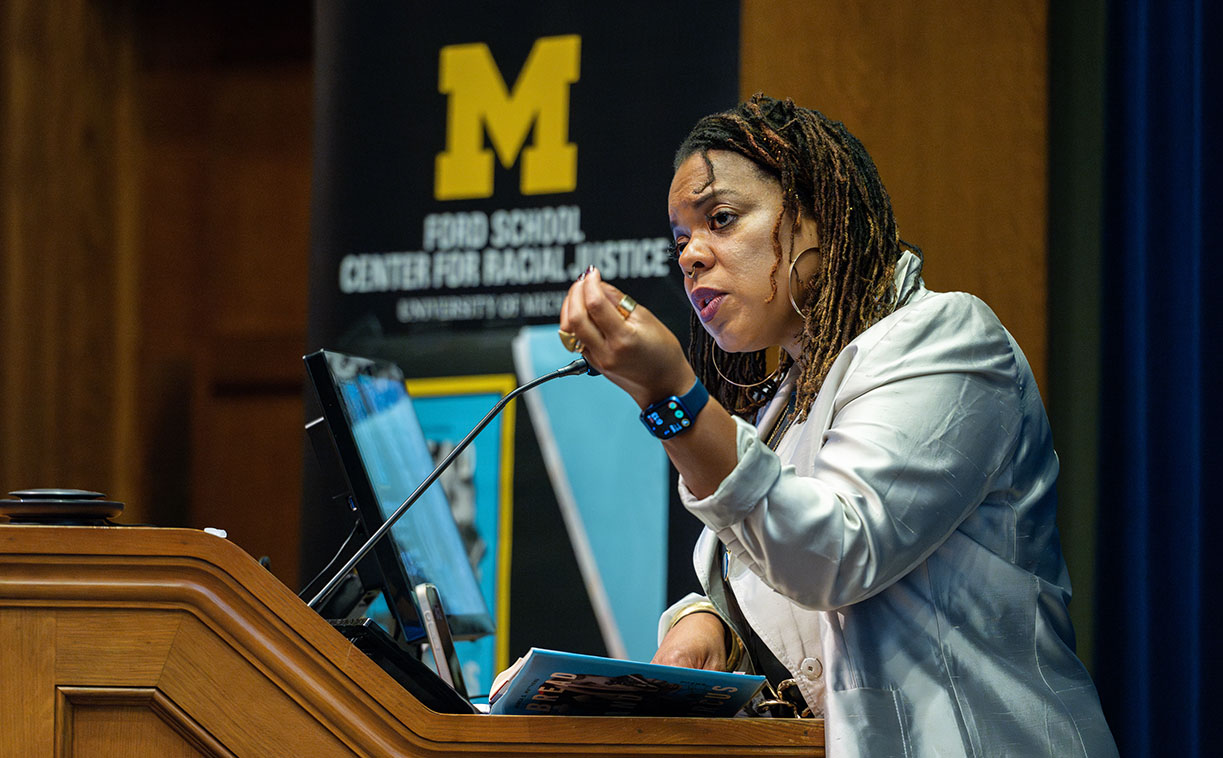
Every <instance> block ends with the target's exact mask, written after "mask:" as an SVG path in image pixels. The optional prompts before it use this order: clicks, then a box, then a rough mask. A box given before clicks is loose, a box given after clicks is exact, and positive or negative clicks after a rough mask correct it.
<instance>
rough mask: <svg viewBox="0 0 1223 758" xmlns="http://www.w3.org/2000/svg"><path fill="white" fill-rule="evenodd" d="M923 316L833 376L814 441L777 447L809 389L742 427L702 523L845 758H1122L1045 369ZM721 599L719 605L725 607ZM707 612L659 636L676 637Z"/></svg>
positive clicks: (746, 609) (985, 331)
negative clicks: (1107, 706) (790, 406)
mask: <svg viewBox="0 0 1223 758" xmlns="http://www.w3.org/2000/svg"><path fill="white" fill-rule="evenodd" d="M920 269H921V261H920V260H919V259H918V258H917V257H916V256H914V255H912V254H911V253H906V254H905V255H904V256H903V257H902V259H901V261H900V263H899V264H898V266H897V283H898V285H899V290H900V291H902V292H904V291H906V290H907V289H913V290H914V295H913V296H912V297H911V299H910V301H909V303H908V304H907V305H905V306H904V307H903V308H900V309H898V310H897V311H896V312H894V313H893V314H891V315H890V316H888V317H887V318H885V319H883V320H881V321H880V322H878V323H877V324H875V325H874V326H872V327H871V328H869V329H867V330H866V331H864V332H863V333H862V334H861V335H859V336H858V338H857V339H855V340H854V341H853V342H851V343H850V344H849V346H847V347H846V348H845V350H844V351H842V353H841V354H840V355H839V356H838V357H837V359H836V362H835V363H834V364H833V366H832V368H831V370H830V371H829V373H828V377H827V379H826V380H825V381H824V385H823V387H822V388H821V390H820V393H819V395H818V397H817V398H816V400H815V403H814V405H813V407H812V409H811V412H810V414H809V416H808V418H807V420H806V421H805V422H804V423H802V424H796V425H794V426H792V427H791V428H790V429H789V431H787V432H786V434H785V436H784V437H783V438H782V440H781V442H780V444H779V445H778V447H777V451H776V453H774V452H773V451H772V450H770V449H769V448H768V447H767V446H766V445H765V444H764V442H762V441H761V439H760V437H761V435H760V432H759V430H768V429H770V428H771V427H772V425H773V423H774V422H775V421H776V419H777V417H778V416H779V415H780V413H781V411H782V409H783V408H784V406H785V402H786V399H787V397H788V395H789V390H790V386H792V383H793V376H791V377H790V378H789V379H787V382H786V383H785V384H783V386H782V388H781V390H780V391H779V392H778V393H777V396H776V397H775V398H774V400H773V401H772V403H771V404H770V405H769V406H767V407H766V408H765V409H763V411H762V412H761V414H760V416H759V418H758V422H759V423H758V427H757V426H753V425H751V424H749V423H747V422H744V421H742V420H739V419H737V420H736V421H737V424H738V440H737V441H738V451H739V463H738V465H737V466H736V468H735V469H734V471H733V472H732V473H731V474H730V475H729V476H728V477H727V478H726V479H725V480H724V481H723V482H722V484H721V485H720V486H719V487H718V489H717V491H716V492H714V494H713V495H711V496H709V497H707V498H704V499H699V500H698V499H696V498H695V497H693V496H692V494H691V493H690V492H689V491H688V488H687V487H686V486H685V485H684V483H683V481H682V480H681V482H680V494H681V497H682V499H683V502H684V504H685V506H686V507H687V508H688V510H689V511H691V512H692V513H693V514H694V515H696V516H697V518H699V519H700V520H701V521H703V522H704V524H705V530H704V532H703V533H702V535H701V537H700V539H699V540H698V542H697V545H696V550H695V553H694V565H695V566H696V569H697V573H698V575H699V577H700V580H701V583H702V586H704V587H705V589H706V591H707V592H708V591H709V588H710V583H711V582H716V581H718V579H717V575H716V573H714V571H715V569H714V561H715V552H716V548H717V543H718V541H721V542H722V543H723V544H725V545H726V548H727V551H728V553H729V555H730V561H729V581H730V585H731V587H732V588H733V590H734V593H735V596H736V598H737V599H738V601H739V604H740V606H741V609H742V612H743V615H744V617H745V618H746V620H747V622H748V623H749V624H751V626H752V628H753V629H754V630H755V631H756V632H757V634H759V636H760V638H761V639H762V641H763V642H764V643H765V644H766V645H768V647H769V649H770V650H772V652H773V653H774V654H775V655H776V656H777V658H778V659H779V660H780V661H781V663H782V664H784V665H785V666H786V668H787V669H789V671H790V672H791V674H793V675H794V677H795V679H796V681H797V683H798V686H799V688H800V690H801V691H802V693H803V695H804V697H805V698H806V699H807V701H808V703H809V704H811V705H812V706H813V707H814V709H815V710H816V711H817V712H820V711H822V712H823V713H824V715H825V738H826V740H827V751H828V755H829V756H834V758H845V757H847V756H859V755H862V756H866V755H869V756H871V758H880V757H881V756H907V757H910V758H911V757H913V756H931V757H934V756H938V757H939V758H949V757H951V756H1023V758H1031V757H1032V756H1057V757H1058V758H1065V757H1066V756H1093V757H1095V756H1114V755H1116V754H1117V749H1116V746H1115V744H1114V742H1113V738H1112V735H1111V734H1110V732H1109V729H1108V725H1107V723H1106V722H1105V720H1104V717H1103V714H1102V712H1101V710H1100V704H1099V699H1098V697H1097V695H1096V691H1095V687H1094V685H1093V684H1092V681H1091V679H1090V677H1089V676H1088V674H1087V672H1086V670H1085V669H1084V668H1083V666H1082V664H1081V663H1080V662H1079V660H1078V659H1077V658H1076V657H1075V654H1074V632H1073V630H1072V628H1071V625H1070V618H1069V616H1068V615H1067V611H1066V603H1067V601H1068V600H1069V599H1070V581H1069V577H1068V575H1067V572H1066V566H1065V563H1064V561H1063V560H1062V554H1061V549H1060V546H1059V542H1058V535H1057V529H1056V526H1055V524H1054V517H1055V513H1056V504H1057V496H1056V491H1055V488H1054V484H1055V482H1056V480H1057V472H1058V462H1057V456H1056V455H1055V453H1054V451H1053V443H1052V439H1051V436H1050V431H1049V423H1048V420H1047V418H1046V416H1045V411H1044V406H1043V405H1042V403H1041V399H1040V395H1039V393H1038V391H1037V388H1036V382H1035V379H1034V378H1033V375H1032V371H1031V368H1030V367H1029V366H1028V363H1027V359H1026V358H1025V357H1024V355H1023V353H1022V352H1021V351H1020V349H1019V347H1018V345H1016V344H1015V341H1014V339H1013V338H1012V337H1011V335H1010V334H1009V333H1008V332H1007V331H1006V330H1005V329H1004V328H1003V326H1002V324H1001V323H999V321H998V319H997V317H996V316H995V315H994V314H993V312H992V311H991V310H990V309H989V308H988V307H987V306H986V305H985V304H984V303H983V302H981V301H980V300H979V299H977V298H975V297H973V296H972V295H968V294H965V293H931V292H929V291H927V290H925V288H924V287H923V286H922V284H921V280H920V276H919V274H920ZM714 594H717V593H714ZM694 597H695V596H689V597H688V598H685V599H684V600H681V601H680V602H679V603H676V604H675V605H674V606H672V607H671V608H669V609H668V610H667V612H666V613H665V614H664V615H663V618H662V619H661V620H660V625H659V638H660V640H661V637H662V635H663V634H665V632H666V630H667V629H668V628H669V627H670V623H671V619H672V618H673V617H674V615H675V614H676V613H678V612H679V611H680V610H682V609H683V608H684V607H685V606H686V605H688V604H690V603H691V602H692V601H693V599H694Z"/></svg>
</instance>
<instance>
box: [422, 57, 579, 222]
mask: <svg viewBox="0 0 1223 758" xmlns="http://www.w3.org/2000/svg"><path fill="white" fill-rule="evenodd" d="M581 41H582V40H581V37H579V36H577V35H576V34H570V35H566V36H563V37H543V38H541V39H537V40H535V44H534V46H532V48H531V54H530V55H529V56H528V57H527V62H526V64H525V65H524V66H523V67H522V73H520V74H519V75H518V81H516V82H515V83H514V91H513V93H512V94H511V93H509V92H508V91H507V89H506V86H505V79H503V78H502V76H501V72H500V71H498V70H497V64H496V63H495V62H494V61H493V56H492V53H491V52H489V49H488V45H485V44H484V43H483V42H475V43H471V44H467V45H450V46H449V47H443V48H442V53H441V60H440V72H439V75H438V90H440V91H441V92H442V94H445V95H449V106H448V109H447V114H446V150H445V152H442V153H438V155H437V163H436V173H435V175H434V180H433V195H434V197H436V198H437V199H438V200H465V199H470V198H478V197H491V196H492V194H493V151H492V150H488V149H486V148H485V147H484V131H485V129H486V128H487V130H488V135H489V137H490V138H491V141H492V144H493V147H494V148H495V149H496V151H497V158H498V159H499V160H500V161H501V165H502V166H504V167H505V168H510V167H511V166H513V165H514V161H515V160H516V159H517V158H518V156H519V153H521V154H522V165H521V166H520V169H519V171H520V178H521V186H522V194H524V195H542V194H546V193H551V192H572V191H573V190H575V189H577V174H578V149H577V145H574V144H573V143H571V142H569V141H568V139H569V85H571V84H573V83H574V82H576V81H577V80H578V74H579V68H580V66H579V56H580V53H581ZM532 125H534V126H535V142H534V144H533V145H532V146H531V147H528V148H526V149H525V150H524V149H523V145H524V144H526V141H527V137H528V136H529V135H530V134H531V126H532Z"/></svg>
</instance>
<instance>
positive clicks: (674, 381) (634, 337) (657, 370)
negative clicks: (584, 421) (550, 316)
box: [560, 268, 696, 408]
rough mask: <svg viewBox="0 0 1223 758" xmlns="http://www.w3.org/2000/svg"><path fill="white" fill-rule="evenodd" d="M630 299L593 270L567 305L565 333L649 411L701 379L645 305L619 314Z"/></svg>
mask: <svg viewBox="0 0 1223 758" xmlns="http://www.w3.org/2000/svg"><path fill="white" fill-rule="evenodd" d="M623 296H624V293H623V292H621V291H620V290H619V289H618V288H616V287H615V286H613V285H611V284H608V283H607V282H605V281H603V278H602V277H601V276H600V275H599V271H598V269H593V268H592V269H589V270H588V271H587V273H586V274H585V275H583V277H582V278H581V279H579V280H578V281H576V282H574V283H573V285H572V286H571V287H570V288H569V293H568V294H567V295H566V297H565V301H564V303H562V305H561V318H560V328H561V329H563V330H564V331H567V332H570V333H573V334H576V335H577V337H578V338H579V339H580V340H581V341H582V344H583V345H585V349H584V350H583V353H582V354H583V355H584V356H585V357H586V359H587V360H588V361H589V362H590V363H591V365H593V366H594V367H595V368H596V369H598V370H599V371H600V372H601V373H602V374H603V375H604V376H606V377H607V378H608V379H610V380H611V381H612V382H613V383H615V384H616V385H617V386H619V387H620V388H621V389H622V390H624V391H625V392H627V393H628V394H629V395H630V396H632V398H633V400H635V401H637V405H639V406H641V407H643V408H644V407H645V406H647V405H649V404H650V403H653V402H656V401H658V400H660V399H662V398H665V397H668V396H670V395H682V394H683V393H685V392H687V391H688V389H689V388H690V387H692V383H693V381H695V379H696V374H695V373H694V372H693V371H692V367H691V366H689V365H688V359H687V357H686V356H685V355H684V350H683V348H682V347H681V346H680V344H679V340H678V339H676V337H675V335H674V334H672V333H671V330H670V329H668V328H667V326H666V325H665V324H663V323H662V322H661V321H659V320H658V318H657V317H656V316H655V315H654V314H653V313H651V312H650V310H649V309H648V308H646V307H645V306H643V305H638V306H637V307H636V308H635V309H634V310H633V311H632V313H630V314H629V316H628V317H627V318H625V317H624V316H622V315H621V314H620V312H619V311H617V310H616V304H617V303H619V302H620V298H622V297H623Z"/></svg>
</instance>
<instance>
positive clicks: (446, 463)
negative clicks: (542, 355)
mask: <svg viewBox="0 0 1223 758" xmlns="http://www.w3.org/2000/svg"><path fill="white" fill-rule="evenodd" d="M578 374H589V375H591V376H598V375H599V372H598V371H596V370H595V369H594V368H593V367H592V366H591V365H590V364H589V363H587V362H586V359H585V358H578V359H577V360H576V361H573V362H572V363H570V364H568V365H567V366H564V367H562V368H559V369H557V370H556V371H553V372H551V373H547V374H544V375H543V376H540V377H538V378H536V379H532V380H531V381H529V382H527V383H526V384H524V385H522V386H521V387H516V388H515V389H514V390H512V391H511V392H509V393H508V394H506V396H505V397H503V398H501V399H500V400H498V401H497V404H496V405H494V406H493V408H492V410H490V411H489V412H488V413H487V414H486V415H485V416H484V418H483V419H481V420H480V423H478V424H476V426H475V428H474V429H472V430H471V431H470V432H468V433H467V436H466V437H464V438H463V440H462V441H461V442H459V444H457V445H455V446H454V449H453V450H451V451H450V453H449V454H448V455H447V456H446V457H445V458H443V459H442V462H441V463H439V464H437V468H435V469H433V472H432V473H430V474H429V476H427V477H425V480H424V481H423V482H421V483H420V485H419V486H418V487H417V488H416V489H415V490H413V491H412V494H411V495H408V499H407V500H404V501H403V502H402V503H401V504H400V505H399V507H398V508H396V509H395V512H394V513H392V514H391V515H390V517H389V518H387V519H386V520H385V521H383V522H382V526H380V527H378V529H377V530H376V531H375V532H374V533H373V534H371V535H370V537H369V539H368V540H366V541H365V544H364V545H362V546H361V548H360V549H359V550H357V552H356V553H354V554H353V556H352V557H351V558H349V559H348V562H347V563H345V564H344V565H343V566H342V567H340V570H339V571H337V572H336V573H335V575H334V576H332V577H331V579H330V580H329V581H328V582H327V584H326V585H325V586H324V587H323V589H321V590H319V593H318V594H317V595H315V596H314V599H313V600H311V601H310V607H311V608H313V609H316V610H317V609H318V608H319V607H321V606H322V604H323V603H325V602H327V599H328V598H329V597H331V594H332V593H333V592H335V590H336V587H338V586H340V582H342V581H343V580H344V577H346V576H348V572H350V571H352V569H353V567H354V566H356V565H357V564H358V563H360V562H361V559H362V558H364V557H365V556H366V555H367V554H369V551H370V550H373V549H374V545H377V544H378V540H380V539H382V536H383V535H384V534H386V533H387V532H388V531H390V529H391V527H392V526H393V525H394V524H395V522H396V521H398V520H399V517H400V516H402V515H403V514H405V513H407V512H408V509H409V508H411V507H412V504H413V503H415V502H416V501H417V500H418V499H419V498H420V496H421V495H423V494H424V493H425V490H427V489H429V486H430V485H431V484H433V483H434V482H435V481H437V478H438V477H439V476H441V475H442V473H443V472H444V471H445V470H446V469H447V468H449V467H450V464H451V463H453V462H454V459H455V458H458V457H459V453H462V452H463V450H465V449H466V448H467V446H468V445H469V444H471V441H472V440H474V439H475V438H476V435H477V434H479V433H480V432H482V431H483V430H484V427H486V426H488V424H489V422H491V421H492V420H493V419H494V418H496V417H497V414H499V413H501V411H502V410H504V409H505V406H506V405H508V404H509V402H510V401H511V400H513V399H514V398H516V397H518V396H519V395H521V394H522V393H524V392H526V391H527V390H530V389H534V388H536V387H538V386H539V385H541V384H543V383H544V382H550V381H552V380H553V379H559V378H561V377H562V376H577V375H578Z"/></svg>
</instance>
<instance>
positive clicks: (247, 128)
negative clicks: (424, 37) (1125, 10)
mask: <svg viewBox="0 0 1223 758" xmlns="http://www.w3.org/2000/svg"><path fill="white" fill-rule="evenodd" d="M0 13H2V14H3V16H2V20H0V73H2V81H3V89H2V90H0V93H2V95H0V116H2V118H3V122H2V123H3V131H2V134H0V146H2V154H3V164H0V165H2V166H3V168H2V169H0V171H3V174H2V175H0V181H2V186H3V190H2V192H3V198H4V205H3V214H4V215H3V224H2V227H0V228H2V230H3V245H4V255H3V261H4V262H3V266H4V268H3V280H2V281H3V285H2V286H3V294H4V300H3V304H2V305H0V307H2V308H3V313H4V325H3V328H2V329H0V337H2V339H3V343H2V344H0V355H2V356H3V357H2V358H0V360H2V361H3V368H2V369H0V377H2V379H0V381H2V382H3V384H0V404H2V406H0V407H2V408H3V412H2V414H0V415H2V418H0V425H2V426H0V430H2V432H0V450H2V451H3V452H2V453H0V487H2V488H3V489H4V490H9V489H17V488H24V487H35V486H41V487H47V486H57V487H77V488H85V489H96V490H100V491H104V492H107V493H108V494H109V495H110V496H111V497H112V498H114V499H119V500H123V501H125V502H127V504H128V510H127V512H126V513H125V515H124V517H123V519H122V520H123V521H124V522H128V523H130V522H133V521H135V522H140V521H148V522H153V523H157V524H162V525H188V526H195V527H203V526H216V527H221V528H225V529H227V530H228V532H229V534H230V538H231V539H233V540H234V541H235V542H237V543H238V544H239V545H241V546H242V547H243V548H245V549H246V550H247V551H248V552H250V553H252V554H254V555H256V556H259V555H269V556H270V557H271V560H272V568H273V570H274V571H275V572H276V573H277V574H278V575H279V576H280V577H281V578H282V579H284V580H285V581H286V583H288V584H289V585H290V586H294V585H295V584H296V582H297V572H298V556H297V552H298V548H297V545H298V512H299V509H300V502H301V496H300V480H301V472H300V461H301V439H302V432H301V429H302V426H301V423H302V418H301V391H302V380H303V378H304V374H303V371H302V367H301V355H302V353H303V352H304V351H305V324H306V299H307V282H306V277H307V260H308V250H309V247H308V230H309V192H310V167H311V160H310V151H311V135H312V102H313V100H312V81H313V79H312V69H311V58H310V48H311V13H312V7H311V5H310V4H309V3H306V2H290V1H289V0H284V1H282V2H271V3H263V4H257V5H256V6H249V5H248V4H245V3H238V2H228V1H225V2H219V3H164V4H163V3H143V2H138V0H63V2H57V3H43V2H39V1H36V0H11V2H7V3H5V4H4V6H3V10H2V11H0Z"/></svg>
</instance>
